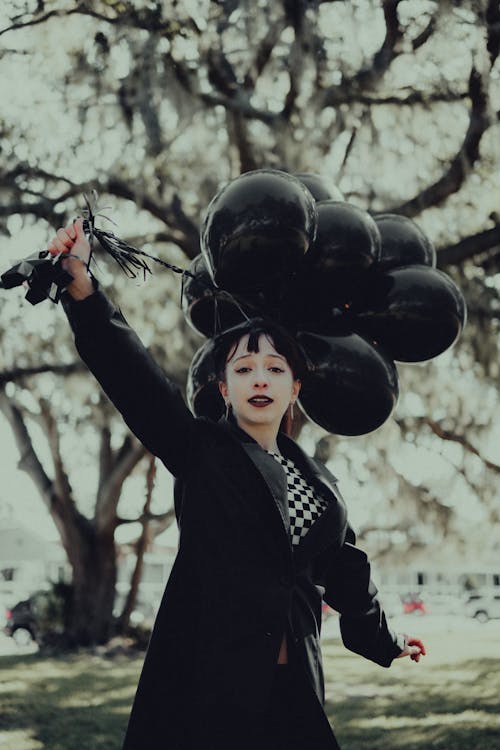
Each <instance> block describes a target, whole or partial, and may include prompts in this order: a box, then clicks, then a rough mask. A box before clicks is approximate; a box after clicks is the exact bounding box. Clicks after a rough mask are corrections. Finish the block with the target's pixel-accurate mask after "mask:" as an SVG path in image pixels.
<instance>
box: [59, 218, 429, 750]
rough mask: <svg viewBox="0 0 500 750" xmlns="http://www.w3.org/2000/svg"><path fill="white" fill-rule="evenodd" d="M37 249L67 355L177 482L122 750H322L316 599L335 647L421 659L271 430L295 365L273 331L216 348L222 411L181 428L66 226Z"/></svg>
mask: <svg viewBox="0 0 500 750" xmlns="http://www.w3.org/2000/svg"><path fill="white" fill-rule="evenodd" d="M49 250H50V252H51V253H52V254H55V253H58V252H66V253H71V256H73V257H69V258H67V259H65V260H64V261H63V263H64V265H65V268H67V270H69V271H70V273H71V274H72V275H73V276H74V281H73V282H72V283H71V285H70V286H69V287H68V290H67V292H66V293H65V294H64V295H63V298H62V299H63V306H64V309H65V311H66V314H67V316H68V318H69V321H70V323H71V326H72V328H73V331H74V334H75V344H76V347H77V349H78V352H79V353H80V355H81V357H82V358H83V360H84V361H85V362H86V364H87V365H88V367H89V368H90V370H91V371H92V372H93V373H94V375H95V376H96V378H97V379H98V381H99V382H100V383H101V385H102V387H103V389H104V390H105V392H106V393H107V395H108V396H109V398H110V399H111V400H112V401H113V403H114V404H115V405H116V407H117V408H118V410H119V411H120V412H121V414H122V415H123V417H124V419H125V421H126V423H127V424H128V426H129V427H130V429H131V430H132V431H133V432H134V433H135V435H137V437H138V438H139V439H140V440H141V441H142V442H143V443H144V445H145V446H146V447H147V448H148V450H150V451H151V452H152V453H154V454H155V455H156V456H158V457H159V458H160V459H161V460H162V461H163V463H164V464H165V466H166V467H167V468H168V469H169V471H171V472H172V474H173V475H174V476H175V477H176V482H175V490H174V498H175V510H176V516H177V521H178V525H179V529H180V536H179V549H178V554H177V557H176V560H175V563H174V566H173V569H172V572H171V575H170V578H169V580H168V583H167V587H166V590H165V594H164V598H163V601H162V603H161V606H160V609H159V611H158V616H157V619H156V623H155V627H154V629H153V634H152V637H151V641H150V644H149V648H148V652H147V654H146V658H145V662H144V666H143V670H142V674H141V678H140V681H139V686H138V689H137V694H136V697H135V701H134V706H133V709H132V714H131V717H130V721H129V725H128V729H127V735H126V738H125V743H124V750H149V749H151V750H153V748H155V750H156V749H157V748H166V749H167V748H168V750H191V749H194V748H198V747H200V748H213V749H214V750H215V749H216V748H217V750H224V749H225V748H233V747H238V748H248V749H249V748H255V747H259V748H260V750H278V749H279V748H287V749H290V748H297V749H298V748H304V749H307V750H309V749H312V748H318V750H323V749H324V750H327V749H328V748H337V747H338V744H337V743H336V740H335V737H334V735H333V732H332V730H331V727H330V725H329V723H328V720H327V718H326V715H325V713H324V710H323V703H324V685H323V672H322V666H321V650H320V643H319V633H320V627H321V608H322V602H323V600H324V601H326V602H327V603H328V604H330V605H331V606H332V607H333V608H334V609H336V610H337V611H338V612H339V613H340V626H341V632H342V638H343V641H344V643H345V645H346V646H347V647H348V648H350V649H351V650H353V651H356V652H357V653H360V654H362V655H363V656H365V657H367V658H369V659H372V660H373V661H375V662H377V663H379V664H381V665H383V666H390V664H391V662H392V660H393V659H394V658H399V657H402V656H408V655H410V656H411V658H412V659H413V660H415V661H418V660H419V659H420V655H421V654H425V648H424V646H423V644H422V642H421V641H420V640H418V639H416V638H404V637H402V636H397V635H396V634H395V633H393V632H392V631H391V630H390V629H389V627H388V625H387V623H386V620H385V616H384V614H383V612H382V610H381V608H380V605H379V603H378V600H377V597H376V593H377V590H376V588H375V587H374V585H373V584H372V582H371V580H370V566H369V563H368V561H367V558H366V555H365V554H364V553H363V552H362V551H361V550H359V549H358V548H357V547H356V546H355V536H354V533H353V531H352V529H351V528H350V526H349V525H348V523H347V517H346V510H345V505H344V502H343V500H342V497H341V495H340V493H339V491H338V489H337V485H336V479H335V477H333V475H332V474H330V472H329V471H328V470H327V469H326V468H325V467H324V466H323V465H321V464H319V463H316V462H315V461H313V460H312V459H310V458H309V457H308V456H306V455H305V454H304V453H303V451H302V450H301V449H300V448H299V446H298V445H297V444H296V443H295V442H294V441H293V440H291V439H290V438H289V437H287V436H286V435H285V434H284V433H283V432H280V425H281V423H282V420H283V418H284V416H285V414H286V413H287V411H288V409H289V408H290V406H293V403H294V402H295V400H296V399H297V397H298V394H299V391H300V378H301V376H302V374H303V370H304V363H303V361H302V358H301V354H300V351H299V350H298V348H297V347H296V345H295V343H294V341H293V340H292V339H291V338H290V337H288V336H287V335H286V334H285V333H284V332H283V331H281V330H280V329H279V327H277V326H275V325H273V324H263V323H262V321H250V322H249V323H246V324H244V325H242V326H239V327H237V328H236V329H233V330H232V331H230V332H228V333H225V334H222V335H221V336H220V337H219V339H218V340H217V345H216V349H215V352H216V359H217V362H218V367H219V372H220V384H219V387H220V392H221V394H222V396H223V398H224V400H225V402H226V407H227V410H226V416H225V417H224V418H222V419H221V420H220V421H219V422H218V423H213V422H210V421H209V420H207V419H195V418H194V417H193V416H192V414H191V413H190V412H189V410H188V409H187V407H186V406H185V404H184V401H183V399H182V397H181V395H180V392H179V391H178V389H177V388H176V387H175V386H174V385H173V384H172V383H171V382H170V381H169V380H168V379H167V378H166V376H165V373H164V372H163V371H162V370H161V368H160V367H158V365H157V364H156V363H155V362H154V360H153V359H152V358H151V357H150V355H149V354H148V352H147V350H146V349H145V348H144V346H143V345H142V344H141V342H140V341H139V339H138V338H137V336H136V335H135V333H134V332H133V331H132V330H131V329H130V327H129V326H128V325H127V323H126V321H125V319H124V317H123V315H122V314H121V313H120V312H119V311H118V310H117V309H116V308H115V307H114V306H113V305H112V304H111V302H110V301H109V300H108V298H107V297H106V296H105V295H104V294H103V293H102V291H101V290H100V289H99V288H98V284H97V282H96V281H95V279H92V278H91V277H90V276H89V274H88V271H87V267H86V266H87V264H88V259H89V253H90V248H89V245H88V242H87V240H86V238H85V235H84V232H83V228H82V222H81V220H78V221H76V222H75V223H74V224H72V225H69V226H67V227H66V228H65V229H59V230H58V232H57V236H56V237H55V238H54V239H53V240H52V241H51V243H50V245H49Z"/></svg>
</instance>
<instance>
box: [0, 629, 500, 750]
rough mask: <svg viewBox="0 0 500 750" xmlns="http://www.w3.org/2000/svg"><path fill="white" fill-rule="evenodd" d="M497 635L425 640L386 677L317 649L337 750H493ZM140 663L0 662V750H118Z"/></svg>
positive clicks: (499, 732) (499, 660) (338, 651)
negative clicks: (419, 655)
mask: <svg viewBox="0 0 500 750" xmlns="http://www.w3.org/2000/svg"><path fill="white" fill-rule="evenodd" d="M498 630H499V628H498V626H497V625H494V624H493V623H489V624H488V625H487V626H484V627H481V626H479V625H478V626H477V627H471V626H469V627H468V628H467V629H466V630H465V631H462V632H461V631H456V630H447V629H446V628H442V629H439V628H437V629H434V630H433V631H431V632H429V633H423V636H424V639H425V641H426V645H427V647H428V656H427V657H426V658H425V659H424V660H423V661H422V662H420V664H415V663H414V662H411V661H410V660H409V659H403V660H399V661H396V662H394V664H393V666H392V667H391V668H390V669H383V668H381V667H378V666H376V665H374V664H371V663H370V662H367V661H366V660H364V659H361V658H360V657H357V656H355V655H353V654H350V653H349V652H347V651H345V649H343V647H342V646H341V645H340V644H339V642H338V640H337V639H335V638H330V639H325V640H324V641H323V658H324V666H325V673H326V677H327V687H326V690H327V703H326V710H327V713H328V716H329V718H330V720H331V721H332V723H333V725H334V726H335V732H336V734H337V737H338V739H339V742H340V744H341V746H342V750H382V748H383V750H429V748H436V749H437V750H499V748H500V715H499V710H498V702H499V701H498V696H499V695H500V653H499V649H498V644H499V640H500V638H499V635H500V634H499V633H498ZM141 662H142V658H141V657H137V658H130V657H127V656H118V657H114V658H112V659H109V658H104V657H102V656H92V655H88V654H85V655H74V656H71V657H64V658H62V657H61V658H42V657H40V656H38V655H37V654H31V655H26V656H5V657H0V750H75V748H85V750H119V749H120V747H121V738H122V736H123V731H124V728H125V725H126V721H127V716H128V712H129V709H130V704H131V701H132V698H133V694H134V691H135V685H136V683H137V678H138V674H139V670H140V667H141Z"/></svg>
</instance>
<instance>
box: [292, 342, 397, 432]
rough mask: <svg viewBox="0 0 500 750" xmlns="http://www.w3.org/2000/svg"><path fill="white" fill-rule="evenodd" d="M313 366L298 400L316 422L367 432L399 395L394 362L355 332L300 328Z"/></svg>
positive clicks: (330, 428)
mask: <svg viewBox="0 0 500 750" xmlns="http://www.w3.org/2000/svg"><path fill="white" fill-rule="evenodd" d="M298 340H299V343H300V344H301V346H302V348H303V349H304V351H305V352H306V354H307V356H308V358H309V360H310V364H311V372H310V373H309V375H308V376H307V378H305V379H304V381H303V383H302V388H301V391H300V405H301V407H302V408H303V410H304V411H305V412H306V414H307V416H308V417H310V418H311V419H312V420H313V421H314V422H316V423H317V424H319V425H320V426H321V427H323V428H324V429H325V430H328V432H332V433H336V434H338V435H364V434H366V433H368V432H372V431H373V430H375V429H377V427H380V425H382V424H383V423H384V422H385V421H386V420H387V419H388V418H389V416H390V415H391V412H392V410H393V408H394V406H395V405H396V402H397V399H398V374H397V370H396V367H395V365H394V362H392V361H391V360H390V359H388V357H387V356H386V355H385V353H384V352H383V351H382V350H381V349H380V348H379V347H377V346H376V345H375V346H374V345H372V344H371V343H370V342H369V341H367V340H365V339H364V338H362V337H361V336H358V335H357V334H349V335H345V336H322V335H319V334H315V333H310V332H301V333H299V334H298Z"/></svg>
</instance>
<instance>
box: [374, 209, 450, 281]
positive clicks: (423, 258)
mask: <svg viewBox="0 0 500 750" xmlns="http://www.w3.org/2000/svg"><path fill="white" fill-rule="evenodd" d="M375 223H376V225H377V227H378V230H379V232H380V236H381V239H382V247H381V251H380V258H379V260H378V267H379V269H381V270H387V269H389V268H396V267H397V266H409V265H415V264H419V265H424V266H431V267H432V268H434V267H435V266H436V250H435V248H434V245H433V244H432V242H431V241H430V239H429V238H428V237H427V235H426V234H424V232H423V231H422V230H421V229H420V227H419V226H418V225H417V224H415V222H414V221H412V220H411V219H408V218H407V217H406V216H400V215H399V214H379V215H378V216H375Z"/></svg>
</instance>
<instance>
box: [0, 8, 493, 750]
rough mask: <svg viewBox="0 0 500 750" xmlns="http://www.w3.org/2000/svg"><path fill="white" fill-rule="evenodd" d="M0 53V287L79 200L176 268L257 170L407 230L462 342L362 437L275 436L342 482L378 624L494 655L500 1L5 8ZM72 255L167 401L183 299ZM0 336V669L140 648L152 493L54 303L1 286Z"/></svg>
mask: <svg viewBox="0 0 500 750" xmlns="http://www.w3.org/2000/svg"><path fill="white" fill-rule="evenodd" d="M0 38H1V42H0V43H1V50H0V96H1V101H2V107H1V112H0V135H1V141H0V195H1V201H0V264H1V270H2V271H3V270H6V269H7V268H8V267H10V266H11V265H12V263H13V262H15V261H16V259H20V258H23V257H25V256H26V255H28V254H30V253H32V252H35V251H36V250H41V249H43V248H44V247H45V246H46V244H47V242H48V240H49V239H50V238H51V237H52V236H53V234H54V232H55V230H56V229H57V228H58V227H59V226H62V225H64V224H66V223H67V222H68V221H70V220H71V219H73V218H74V217H75V216H77V215H79V214H80V213H81V210H82V208H83V207H84V201H83V195H84V194H85V193H87V194H88V193H90V191H91V190H92V189H95V190H97V192H98V194H99V206H100V207H102V208H105V207H108V206H110V207H111V209H109V210H106V211H104V213H105V215H107V216H109V217H110V218H112V219H113V220H114V221H115V222H116V224H117V226H116V227H114V226H113V225H112V224H108V223H107V222H106V220H105V219H103V218H101V219H99V225H100V226H101V227H102V228H105V229H106V228H109V229H111V230H112V231H115V232H116V234H117V235H118V236H120V237H122V238H124V239H125V240H127V241H128V242H130V243H131V244H133V245H135V246H139V247H141V248H143V249H145V250H146V251H148V252H151V253H153V254H154V255H157V256H159V257H161V258H163V259H164V260H166V261H168V262H170V263H173V264H175V265H178V266H180V267H183V268H186V267H187V266H188V264H189V262H190V261H191V260H192V259H193V258H194V257H195V256H196V255H198V253H199V227H200V220H201V218H202V216H203V213H204V211H205V209H206V207H207V205H208V203H209V201H210V199H211V198H212V197H213V195H214V194H215V193H216V191H217V189H218V188H219V187H220V186H221V185H222V184H224V182H226V181H228V180H230V179H232V178H234V177H236V176H237V175H239V174H240V173H242V172H245V171H249V170H252V169H258V168H262V167H273V168H278V169H285V170H287V171H290V172H313V173H318V174H322V175H324V176H325V177H327V178H328V179H329V180H331V181H332V182H333V183H335V184H336V185H337V186H338V188H339V189H340V190H341V191H342V193H343V194H344V196H345V199H346V200H347V201H349V202H351V203H353V204H355V205H357V206H359V207H361V208H363V209H365V210H368V211H369V212H381V211H391V212H393V213H398V214H401V215H404V216H407V217H410V218H413V219H414V220H415V221H416V222H417V223H418V224H419V226H421V227H422V229H423V230H424V231H425V232H426V234H427V235H428V236H429V237H430V238H431V240H432V241H433V243H434V244H435V246H436V249H437V258H438V268H440V269H442V270H444V271H445V272H446V273H447V274H449V275H450V276H451V277H452V278H453V279H454V281H455V282H456V283H457V284H458V285H459V287H460V288H461V290H462V292H463V294H464V296H465V298H466V302H467V307H468V323H467V326H466V328H465V330H464V332H463V334H462V336H461V338H460V340H459V341H458V343H457V344H456V345H455V346H454V347H453V348H452V349H450V350H449V351H447V352H446V353H444V354H442V355H440V356H439V357H437V358H436V359H434V360H432V361H430V362H426V363H422V364H414V365H410V364H406V365H401V366H399V367H398V369H399V373H400V377H401V388H400V390H401V395H400V399H399V403H398V405H397V407H396V410H395V411H394V413H393V415H392V417H391V418H390V419H389V420H388V421H387V422H386V423H385V424H384V425H383V426H382V427H380V428H379V429H378V430H376V431H375V432H372V433H370V434H369V435H366V436H363V437H351V438H346V437H340V436H335V435H330V434H328V433H326V432H325V431H324V430H322V429H321V428H319V427H317V426H316V425H314V424H313V423H311V422H309V421H307V420H306V419H305V418H304V416H303V415H302V417H301V420H300V422H301V429H300V434H299V437H298V439H299V442H300V443H301V445H302V446H303V447H304V448H305V450H306V451H308V452H310V453H311V454H313V455H315V456H316V457H317V458H319V459H321V460H322V461H324V462H326V463H327V464H328V466H329V468H330V469H331V470H332V471H333V473H334V474H335V475H336V476H337V477H338V478H339V483H340V488H341V490H342V493H343V495H344V497H345V498H346V501H347V504H348V508H349V512H350V518H351V523H352V525H353V526H354V528H355V529H356V531H357V534H358V541H359V544H360V546H361V547H363V548H364V549H365V550H366V551H367V552H368V553H369V555H370V556H371V559H372V560H373V576H374V579H375V582H376V583H377V585H378V588H379V590H380V596H381V598H382V600H383V602H384V604H385V606H386V608H387V610H388V613H389V614H390V615H392V616H393V617H394V618H397V620H398V622H399V621H401V623H402V625H401V627H404V628H405V629H406V630H408V628H409V627H411V629H413V630H416V629H417V627H419V626H420V625H421V623H424V622H425V623H427V624H426V625H425V627H424V629H427V630H428V629H429V628H431V627H432V628H434V630H436V629H437V632H438V633H443V632H445V631H446V632H449V630H447V629H449V628H455V629H456V628H457V627H458V623H465V624H464V625H463V627H465V628H466V630H465V631H464V632H465V633H466V635H465V636H464V637H463V641H461V642H463V643H464V648H468V647H472V642H474V641H477V639H478V638H481V637H482V635H481V636H479V635H478V634H479V632H482V633H483V634H484V633H485V632H486V631H485V630H483V631H478V630H477V628H476V625H477V627H480V626H481V625H484V627H486V628H489V632H490V634H491V633H492V632H493V631H492V630H491V628H492V627H495V628H496V627H497V625H498V623H497V622H495V618H500V563H499V551H500V534H499V513H500V498H499V492H498V475H499V472H500V452H499V449H498V445H499V444H500V427H499V425H500V419H499V417H500V405H499V399H498V383H499V379H500V370H499V361H498V340H499V315H500V297H499V292H500V169H499V166H500V148H499V145H498V144H499V136H500V123H499V119H500V62H499V55H498V53H499V49H500V11H499V8H498V3H497V2H495V0H489V1H488V0H482V1H479V0H477V1H473V0H470V1H469V2H467V1H465V2H459V1H458V0H457V1H454V0H445V1H443V2H435V1H432V0H401V1H399V0H354V1H353V2H339V1H338V0H337V1H335V0H330V1H329V0H325V1H322V0H310V1H307V0H296V1H294V0H282V1H280V2H275V3H266V2H260V1H259V2H252V3H250V2H247V1H246V0H219V2H215V1H214V2H209V0H185V1H184V2H176V1H175V0H170V1H165V2H142V1H140V0H138V1H135V0H130V1H128V0H123V2H121V1H120V2H119V1H111V0H109V1H105V0H98V1H97V2H93V3H82V2H76V0H75V2H63V1H62V0H45V1H44V0H33V1H31V0H26V1H22V2H21V1H19V2H17V1H16V0H7V1H6V2H4V3H3V4H2V8H1V10H0ZM96 258H97V263H98V267H97V268H96V269H95V270H94V273H95V274H96V275H97V276H98V278H99V280H100V282H101V285H102V287H103V288H104V289H105V291H106V292H107V293H108V294H109V296H110V297H111V299H113V301H114V302H115V303H116V304H119V305H120V307H121V309H122V312H123V313H124V315H125V316H126V318H127V320H128V322H129V323H130V324H131V325H132V326H133V327H134V328H135V330H136V331H137V332H138V334H139V335H140V337H141V338H142V340H143V341H144V343H145V344H146V345H147V346H148V347H149V348H150V350H151V351H152V353H153V354H154V356H155V357H156V358H157V360H158V361H159V362H160V363H161V364H162V366H163V367H164V368H165V370H166V371H167V373H168V374H169V376H170V377H171V378H172V379H173V380H174V381H175V382H177V383H178V384H179V385H180V386H181V387H182V388H184V387H185V382H186V373H187V369H188V366H189V363H190V361H191V358H192V356H193V353H194V352H195V350H196V349H197V348H198V347H199V346H200V345H201V343H202V341H203V337H202V336H201V335H200V334H198V333H197V332H196V331H194V330H193V329H192V328H191V327H190V326H189V325H188V323H187V322H186V320H185V319H184V317H183V314H182V312H181V309H180V291H181V290H180V277H179V276H178V275H176V274H173V273H171V272H169V271H167V270H165V269H163V268H160V267H159V266H156V267H153V275H151V276H148V277H147V278H146V279H143V278H141V277H138V278H136V279H128V278H126V277H125V275H124V274H123V273H122V272H121V271H120V270H119V269H118V267H117V266H116V264H114V263H113V262H112V261H109V260H108V259H107V258H106V257H104V255H103V254H99V251H97V253H96ZM153 265H154V264H153ZM0 315H1V327H0V440H1V445H2V451H1V454H0V471H1V477H2V481H1V483H0V519H1V524H0V604H1V609H0V612H1V613H2V614H3V613H5V614H3V617H4V624H5V628H6V630H5V634H4V637H3V639H2V640H1V648H2V649H3V650H4V653H5V652H8V653H11V654H16V653H19V651H18V649H19V648H22V649H25V648H26V647H28V648H31V649H35V648H37V646H36V645H34V643H35V644H36V643H38V644H39V645H40V644H41V645H45V646H46V645H52V646H61V645H64V646H65V647H68V646H70V647H72V648H76V647H81V646H95V645H96V644H100V645H101V646H102V645H104V644H106V643H109V642H110V640H111V639H113V638H116V637H117V636H122V637H123V636H126V637H128V638H135V639H136V640H138V641H139V642H142V643H144V642H145V641H146V640H147V632H148V627H149V626H150V624H151V622H152V618H153V617H154V613H155V611H156V608H157V606H158V603H159V598H160V596H161V593H162V590H163V586H164V583H165V581H166V578H167V576H168V573H169V570H170V567H171V565H172V562H173V559H174V557H175V552H176V545H177V530H176V525H175V519H174V515H173V504H172V483H171V479H170V476H169V475H168V473H167V472H166V471H165V469H164V468H163V467H162V466H161V465H157V464H156V462H155V461H154V459H153V458H152V457H151V456H150V455H148V454H147V453H146V451H145V450H144V448H143V447H142V446H141V445H140V444H139V443H138V442H137V440H136V439H135V438H134V437H133V436H132V435H131V434H130V433H129V432H128V431H127V429H126V427H125V426H124V425H123V424H122V422H121V420H120V418H119V417H118V416H117V414H116V413H115V411H114V409H113V407H112V405H111V404H110V402H109V401H108V400H107V399H106V397H105V396H104V395H103V394H102V393H101V391H100V389H99V387H98V385H97V384H96V382H95V381H94V380H93V378H92V377H91V376H90V375H89V374H88V372H87V371H86V369H85V367H84V366H83V365H82V364H81V363H80V361H79V359H78V357H77V355H76V352H75V349H74V346H73V343H72V337H71V335H70V332H69V326H68V324H67V321H66V319H65V316H64V313H63V311H62V309H61V308H60V306H57V305H53V304H52V303H51V302H50V301H46V302H44V303H42V304H40V305H37V306H31V305H30V304H29V303H27V302H26V301H25V300H24V291H23V290H22V288H20V289H17V290H14V291H12V292H2V293H1V295H0ZM30 597H31V598H30ZM23 601H24V602H28V603H25V604H23V605H21V606H20V607H18V608H17V610H15V606H16V605H17V604H18V602H23ZM16 612H17V614H16ZM16 617H17V625H16V623H15V618H16ZM325 618H326V624H325V628H326V629H327V631H326V632H327V633H329V634H330V636H331V637H332V638H333V639H335V638H337V637H338V634H337V632H336V630H335V627H336V626H335V622H336V616H335V614H333V613H329V612H325ZM409 618H410V619H411V623H412V625H411V626H408V625H407V624H406V625H405V623H408V619H409ZM417 623H418V625H417ZM430 623H434V625H431V624H430ZM471 627H473V630H472V631H471V630H470V628H471ZM328 628H329V629H330V630H328ZM15 631H18V632H17V635H15ZM470 632H473V633H474V637H470V636H469V635H467V633H470ZM495 633H496V631H495ZM12 635H14V636H15V637H11V636H12ZM33 639H35V641H33ZM16 649H17V650H16ZM97 746H99V747H100V745H96V747H97ZM103 746H104V745H103ZM358 746H359V747H362V746H363V747H364V745H361V744H359V745H355V744H353V745H352V747H358ZM400 746H401V747H402V746H403V745H400ZM427 746H428V745H427ZM436 746H438V745H436ZM470 746H471V745H469V747H470ZM17 747H21V745H16V748H17ZM26 747H32V746H31V745H26ZM33 747H35V745H33ZM36 747H38V746H36ZM53 747H55V745H53ZM106 747H107V745H106ZM367 747H368V745H367ZM372 747H375V745H372ZM395 747H397V745H395ZM419 747H420V746H419ZM422 747H423V746H422ZM439 747H441V745H439ZM443 747H445V745H443ZM464 747H465V745H464ZM477 747H479V745H477ZM481 747H482V746H481ZM484 747H490V745H484ZM491 747H493V745H491Z"/></svg>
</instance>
